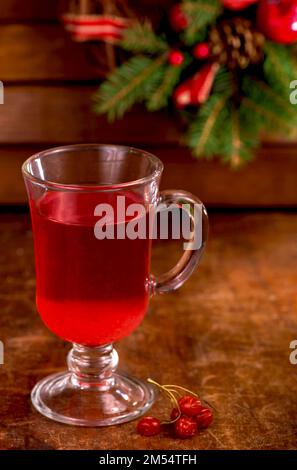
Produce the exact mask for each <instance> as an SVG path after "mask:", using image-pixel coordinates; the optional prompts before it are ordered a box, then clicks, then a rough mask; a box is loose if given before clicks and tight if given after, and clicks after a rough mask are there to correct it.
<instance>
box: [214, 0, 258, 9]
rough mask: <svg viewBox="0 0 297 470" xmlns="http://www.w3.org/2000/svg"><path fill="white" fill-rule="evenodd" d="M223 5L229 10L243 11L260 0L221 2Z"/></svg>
mask: <svg viewBox="0 0 297 470" xmlns="http://www.w3.org/2000/svg"><path fill="white" fill-rule="evenodd" d="M221 1H222V4H223V6H224V7H225V8H227V10H234V11H238V10H243V9H244V8H247V7H249V6H250V5H252V4H253V3H256V2H258V0H221Z"/></svg>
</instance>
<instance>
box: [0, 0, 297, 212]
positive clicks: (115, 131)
mask: <svg viewBox="0 0 297 470" xmlns="http://www.w3.org/2000/svg"><path fill="white" fill-rule="evenodd" d="M169 3H172V2H171V1H170V0H141V1H139V0H138V1H132V0H131V5H132V6H134V7H135V8H136V9H137V10H138V12H139V14H142V15H146V14H148V15H150V16H151V17H153V18H154V19H157V18H158V16H159V15H160V14H161V13H162V11H165V10H166V8H168V4H169ZM61 10H63V2H62V3H61V2H59V1H58V0H43V1H42V2H40V0H1V7H0V80H2V81H3V82H4V86H5V103H4V105H1V106H0V203H2V204H3V203H5V204H7V203H12V204H17V203H23V202H24V201H25V193H24V187H23V183H22V179H21V175H20V166H21V163H22V162H23V160H24V159H25V158H27V157H28V156H29V155H30V154H31V153H33V152H35V151H39V150H41V149H44V148H47V147H52V146H56V145H60V144H67V143H81V142H106V143H107V142H112V143H121V144H127V145H135V146H138V147H143V148H147V149H149V150H151V151H152V152H154V153H156V154H157V155H158V156H159V157H160V158H161V159H162V160H163V161H164V163H165V173H164V179H163V186H167V187H168V186H171V187H179V188H185V189H188V190H190V191H192V192H195V193H196V194H198V195H199V196H200V197H201V199H203V200H204V201H205V203H206V204H208V205H212V206H222V207H225V206H257V207H271V206H282V207H284V206H290V207H291V206H297V184H296V176H297V144H296V143H287V142H284V141H281V140H279V139H277V138H276V139H274V142H273V139H272V138H270V139H269V140H267V141H266V142H264V143H263V146H262V148H261V149H260V150H259V152H258V158H257V159H255V161H254V162H252V163H251V164H249V165H248V166H246V167H245V168H243V169H242V170H239V171H236V172H235V171H232V170H230V169H229V168H227V167H226V166H224V165H222V164H221V163H219V162H218V161H213V162H205V161H201V162H198V161H196V160H194V159H193V158H192V157H191V156H190V155H189V152H188V151H187V150H185V149H184V148H182V147H180V146H179V140H180V126H179V123H178V120H177V118H176V116H169V115H168V114H167V113H166V112H162V113H157V114H149V113H147V112H145V111H144V110H143V109H142V108H141V107H136V108H135V109H134V110H133V111H132V112H131V113H130V114H128V115H127V116H126V117H125V119H123V120H122V121H118V122H116V123H115V124H113V125H110V124H108V123H107V122H106V120H105V118H104V117H100V118H99V117H96V116H94V114H93V113H92V110H91V100H92V95H93V93H94V91H95V90H96V87H97V86H98V83H99V80H100V77H101V76H102V73H103V72H104V67H102V65H100V66H99V65H98V64H96V63H95V62H94V60H92V57H93V55H92V50H91V48H90V46H89V45H86V44H75V43H73V42H72V41H71V39H70V38H69V37H68V35H67V34H66V33H65V32H64V30H63V27H62V26H61V25H60V24H59V21H58V19H57V18H58V15H59V12H60V11H61ZM99 53H100V51H99ZM102 58H104V51H103V49H102ZM102 63H104V62H102Z"/></svg>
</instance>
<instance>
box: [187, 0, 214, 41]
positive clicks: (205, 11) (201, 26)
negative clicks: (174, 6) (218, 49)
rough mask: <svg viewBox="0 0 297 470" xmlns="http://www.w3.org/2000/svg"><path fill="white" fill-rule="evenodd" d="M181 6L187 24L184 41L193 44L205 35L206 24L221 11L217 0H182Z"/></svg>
mask: <svg viewBox="0 0 297 470" xmlns="http://www.w3.org/2000/svg"><path fill="white" fill-rule="evenodd" d="M182 8H183V11H184V14H185V15H186V17H187V19H188V22H189V25H188V27H187V28H186V30H185V32H184V41H185V42H186V44H188V45H193V44H195V42H197V41H202V40H203V39H204V38H205V37H206V35H207V28H206V27H207V26H208V25H209V24H211V23H213V22H214V21H215V20H216V18H217V17H218V16H219V15H220V13H221V12H222V4H221V2H220V1H219V0H183V4H182Z"/></svg>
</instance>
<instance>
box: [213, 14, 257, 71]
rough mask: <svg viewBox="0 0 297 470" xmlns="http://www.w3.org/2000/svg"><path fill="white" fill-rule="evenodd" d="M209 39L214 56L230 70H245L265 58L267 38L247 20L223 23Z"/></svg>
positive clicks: (237, 18) (236, 19) (232, 20)
mask: <svg viewBox="0 0 297 470" xmlns="http://www.w3.org/2000/svg"><path fill="white" fill-rule="evenodd" d="M209 38H210V48H211V51H212V55H213V56H214V58H215V59H216V60H217V62H219V63H220V64H221V65H226V67H227V68H229V69H235V68H240V69H245V68H246V67H248V65H249V64H256V63H258V62H260V61H261V60H262V58H263V46H264V41H265V38H264V36H263V35H262V34H261V33H259V32H258V31H256V30H255V29H254V27H253V24H252V22H251V21H249V20H247V19H245V18H240V17H235V18H232V19H229V20H227V19H226V20H223V21H221V22H220V23H218V24H217V25H215V26H213V27H212V28H211V30H210V34H209Z"/></svg>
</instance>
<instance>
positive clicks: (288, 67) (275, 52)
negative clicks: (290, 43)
mask: <svg viewBox="0 0 297 470" xmlns="http://www.w3.org/2000/svg"><path fill="white" fill-rule="evenodd" d="M265 53H266V58H265V61H264V74H265V78H266V80H267V82H268V83H269V84H270V86H271V87H272V88H274V89H275V90H277V91H278V92H279V93H281V94H282V95H286V96H288V95H289V90H290V82H291V81H292V80H294V79H296V77H297V64H296V63H295V62H294V55H293V51H292V50H291V49H290V48H289V47H287V46H282V45H280V44H275V43H272V42H269V41H266V43H265Z"/></svg>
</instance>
